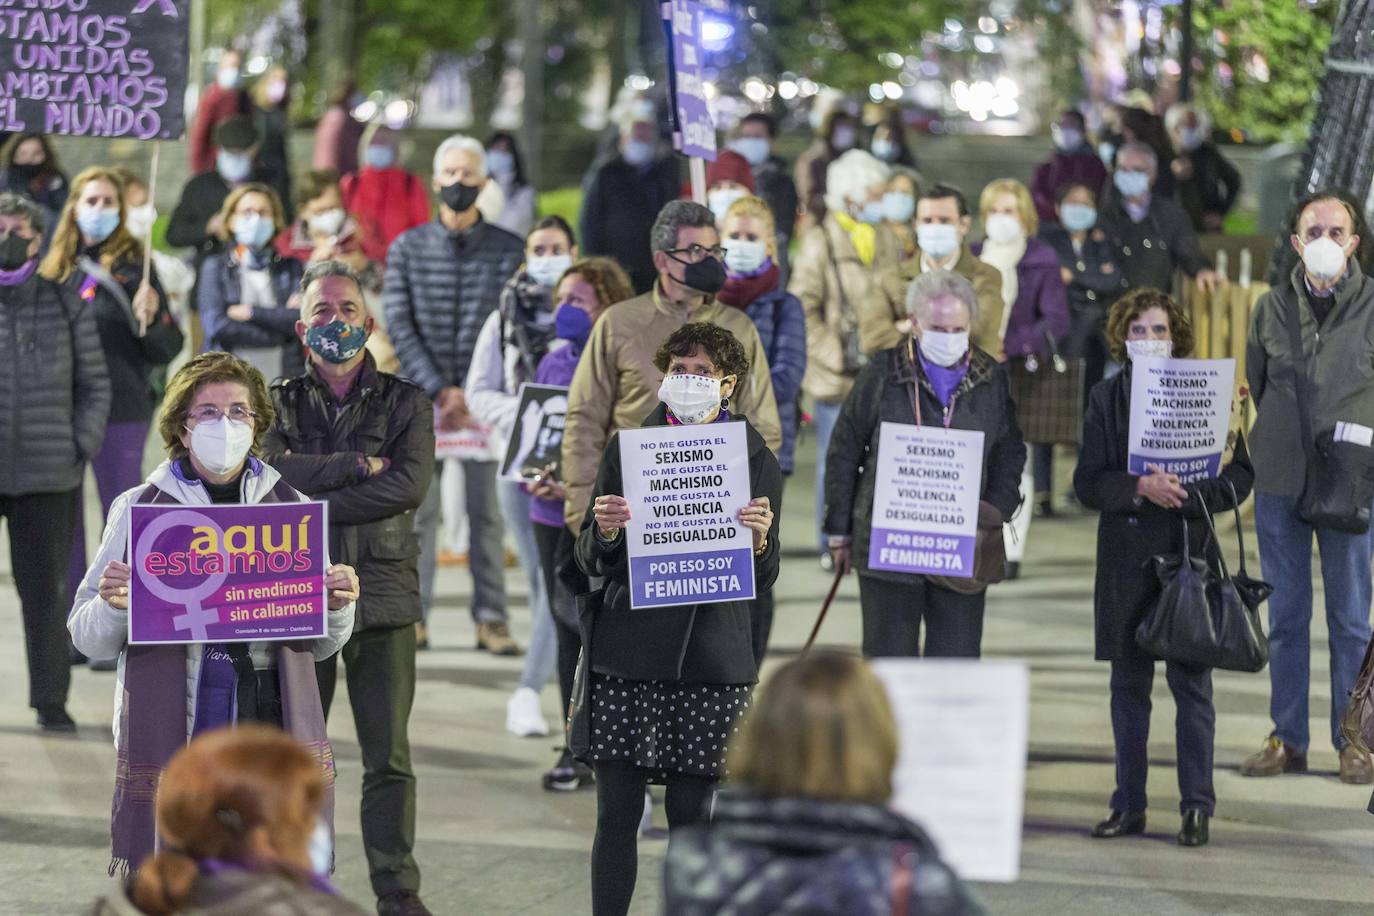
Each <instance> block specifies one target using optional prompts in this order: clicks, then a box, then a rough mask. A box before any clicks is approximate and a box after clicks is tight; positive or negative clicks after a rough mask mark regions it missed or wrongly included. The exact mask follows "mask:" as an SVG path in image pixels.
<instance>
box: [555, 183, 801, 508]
mask: <svg viewBox="0 0 1374 916" xmlns="http://www.w3.org/2000/svg"><path fill="white" fill-rule="evenodd" d="M649 244H650V248H651V249H652V250H653V259H654V269H655V270H656V271H658V278H657V279H656V280H655V281H654V286H653V289H651V290H650V291H649V292H647V293H645V294H644V295H642V296H636V297H635V298H633V299H627V300H626V301H624V302H621V303H619V304H617V305H615V306H613V307H612V308H609V309H607V310H606V313H605V314H604V315H602V316H601V319H600V320H599V321H597V323H596V325H595V326H594V327H593V328H592V333H591V337H590V338H589V339H588V340H587V344H586V347H585V349H584V350H583V352H582V359H581V361H580V362H579V363H578V366H577V374H576V375H575V376H573V381H572V388H571V390H570V391H569V393H568V417H567V426H566V428H565V430H564V435H563V473H564V477H565V483H564V486H565V487H566V489H567V502H566V503H565V507H564V518H565V519H566V520H567V523H568V526H569V527H570V528H571V529H572V530H573V532H574V533H576V532H577V530H578V529H579V528H581V526H582V518H583V516H584V515H586V513H587V503H588V502H589V500H590V499H591V492H592V484H594V483H595V482H596V472H597V467H598V465H599V464H600V462H601V453H602V451H603V450H604V449H605V448H606V443H607V441H608V440H609V439H610V437H611V434H612V433H614V432H615V431H617V430H621V429H634V428H637V427H639V426H640V424H642V423H643V422H644V418H645V417H646V416H648V415H649V412H650V411H652V410H653V409H654V408H655V407H656V406H657V405H658V403H659V397H658V389H659V385H660V384H662V382H663V373H662V372H660V371H659V370H658V369H657V368H656V367H655V366H654V353H655V352H656V351H657V350H658V348H659V345H660V344H662V343H663V341H664V340H665V339H667V337H668V335H669V334H671V333H672V332H673V331H676V330H677V329H678V328H680V327H682V326H683V325H685V324H687V323H688V322H693V321H705V322H708V323H710V324H715V325H719V326H720V327H723V328H725V329H726V330H727V331H729V332H730V333H732V334H734V335H735V337H736V338H737V339H738V340H739V342H740V343H741V344H743V345H744V350H745V353H746V354H747V355H748V357H749V373H748V374H747V375H746V376H745V377H744V378H741V379H740V381H739V385H738V386H737V387H736V389H735V391H734V392H733V393H731V395H730V412H731V414H733V415H736V416H741V415H742V416H745V417H748V418H749V421H750V422H751V423H753V424H754V427H755V428H756V429H758V431H759V433H760V434H761V435H762V436H763V438H764V441H766V442H767V443H768V447H769V448H770V449H772V450H773V451H775V452H776V451H777V449H778V447H779V446H780V445H781V443H782V428H781V425H780V423H779V422H778V406H777V402H776V401H775V400H774V399H773V382H772V379H771V377H770V376H769V374H768V355H767V353H766V352H765V351H764V349H763V344H762V343H761V342H760V341H759V335H758V332H757V331H756V330H755V329H754V322H753V321H752V320H751V319H750V318H749V316H748V315H746V314H745V313H744V311H743V310H742V309H737V308H731V307H730V306H726V305H722V304H721V303H719V302H717V301H716V299H715V294H716V292H717V291H718V290H719V289H720V288H721V286H723V285H724V283H725V265H724V264H722V263H721V258H722V257H723V252H722V251H721V247H720V234H719V233H718V232H717V231H716V224H715V217H713V216H712V214H711V211H710V210H709V209H707V208H706V207H703V206H701V205H700V204H695V203H692V202H690V201H685V200H675V201H672V202H671V203H669V204H667V205H666V206H664V208H663V209H662V210H660V211H659V214H658V218H657V219H656V220H655V221H654V226H653V230H652V232H651V233H650V237H649Z"/></svg>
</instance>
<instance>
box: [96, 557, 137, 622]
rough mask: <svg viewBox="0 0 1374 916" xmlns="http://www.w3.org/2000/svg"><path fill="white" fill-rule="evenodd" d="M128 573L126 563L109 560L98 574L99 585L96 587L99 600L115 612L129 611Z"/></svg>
mask: <svg viewBox="0 0 1374 916" xmlns="http://www.w3.org/2000/svg"><path fill="white" fill-rule="evenodd" d="M130 572H131V571H130V569H129V564H128V563H121V562H119V561H118V560H111V561H110V562H109V563H107V564H106V565H105V571H104V572H102V573H101V574H100V584H99V585H98V586H97V590H98V591H99V592H100V598H101V600H102V601H104V602H105V603H106V604H108V605H109V606H110V607H112V608H114V609H115V610H116V611H127V610H128V609H129V576H130Z"/></svg>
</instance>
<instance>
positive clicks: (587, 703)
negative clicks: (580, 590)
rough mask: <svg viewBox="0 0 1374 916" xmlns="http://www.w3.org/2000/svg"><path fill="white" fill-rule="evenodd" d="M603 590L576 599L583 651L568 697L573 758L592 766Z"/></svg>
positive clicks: (570, 745)
mask: <svg viewBox="0 0 1374 916" xmlns="http://www.w3.org/2000/svg"><path fill="white" fill-rule="evenodd" d="M605 596H606V591H605V589H604V588H601V589H597V590H596V591H594V592H587V593H585V594H582V595H578V596H577V628H578V630H579V631H580V633H581V635H582V652H581V653H580V654H579V655H578V656H577V673H576V674H574V675H573V689H572V696H571V697H569V698H568V720H567V722H566V723H565V724H564V728H565V729H566V732H567V739H568V750H569V751H570V752H571V753H572V755H573V757H574V758H575V759H577V760H580V761H582V762H583V763H586V764H588V765H590V763H591V749H592V710H591V704H592V670H591V665H592V659H591V653H592V641H591V637H592V622H593V620H594V618H595V617H596V615H597V614H598V613H599V612H600V611H601V606H602V603H603V601H604V599H605Z"/></svg>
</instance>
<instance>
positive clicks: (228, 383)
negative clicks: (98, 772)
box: [67, 353, 358, 870]
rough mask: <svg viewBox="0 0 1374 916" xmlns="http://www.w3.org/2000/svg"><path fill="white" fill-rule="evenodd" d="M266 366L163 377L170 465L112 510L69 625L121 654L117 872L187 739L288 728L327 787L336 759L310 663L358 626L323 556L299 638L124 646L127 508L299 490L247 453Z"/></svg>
mask: <svg viewBox="0 0 1374 916" xmlns="http://www.w3.org/2000/svg"><path fill="white" fill-rule="evenodd" d="M272 419H273V410H272V401H271V399H270V398H269V397H268V393H267V385H266V383H265V382H264V381H263V377H262V373H261V372H259V371H258V370H257V369H255V368H253V367H252V366H250V365H248V364H247V363H245V362H244V361H242V360H240V359H238V358H237V357H234V356H231V355H229V354H228V353H204V354H201V355H200V356H197V357H195V358H194V359H192V360H191V361H190V362H188V363H187V364H186V365H185V366H183V367H182V368H181V370H180V371H179V372H177V374H176V375H175V376H174V377H173V378H172V380H171V382H170V383H169V384H168V386H167V394H166V398H165V401H164V404H163V411H162V417H161V420H160V421H159V432H160V433H161V435H162V438H163V441H164V443H165V445H166V447H167V453H168V460H166V461H164V462H163V463H162V464H161V465H159V466H158V467H157V469H156V470H154V471H153V472H152V474H151V475H149V477H148V480H147V482H146V483H145V484H143V485H141V486H138V487H135V488H133V489H132V490H129V491H127V492H125V493H123V494H121V495H120V496H119V497H118V498H117V499H116V500H115V502H114V504H113V505H112V506H111V508H110V513H109V521H108V524H107V526H106V529H105V537H104V539H103V541H102V542H101V545H100V552H99V554H98V555H97V556H96V559H95V562H94V563H93V564H92V565H91V568H90V569H89V570H88V571H87V573H86V576H85V579H84V580H83V581H82V583H81V587H80V588H79V589H78V591H77V594H76V603H75V606H74V607H73V608H72V612H71V615H70V617H69V618H68V620H67V628H68V629H69V630H70V631H71V634H72V642H73V643H74V644H75V645H76V647H77V648H78V649H79V650H81V651H82V652H84V653H86V654H87V655H89V656H91V657H93V658H115V657H117V658H118V682H117V685H116V687H115V697H114V701H115V702H114V738H115V748H116V750H117V754H118V760H117V764H116V771H115V791H114V806H113V822H112V824H111V836H112V841H113V843H112V846H113V861H112V863H111V868H112V869H119V868H122V869H125V870H133V869H137V868H138V866H139V863H140V862H141V861H142V860H143V859H145V858H146V857H147V856H149V855H150V854H151V853H152V851H153V845H154V840H155V837H156V827H155V823H154V810H153V802H154V796H155V793H156V787H157V781H158V778H159V777H160V775H161V773H162V770H163V769H164V768H165V767H166V766H167V763H168V761H169V760H170V759H171V758H172V756H173V754H175V753H176V752H177V750H178V749H180V748H182V747H184V746H185V745H186V742H187V741H188V740H190V738H191V737H193V736H194V735H196V734H198V733H200V732H203V731H207V730H209V729H212V728H218V727H222V726H231V725H234V724H236V723H238V722H246V721H259V722H265V723H269V724H272V725H275V726H277V727H279V728H283V729H285V730H286V731H287V732H289V733H290V734H291V735H292V736H293V737H295V738H296V739H297V740H298V741H300V742H301V743H302V744H303V745H304V746H305V747H306V748H307V749H308V750H310V751H311V753H313V754H315V755H316V757H317V759H318V760H319V761H320V765H321V768H322V769H323V770H324V774H325V778H326V780H327V783H328V785H329V786H330V793H331V794H330V801H329V804H328V806H327V808H326V811H327V814H328V817H327V819H326V820H327V823H328V824H329V825H331V826H332V823H333V820H332V816H333V794H332V792H333V784H334V758H333V753H332V750H331V748H330V745H329V741H328V738H327V737H326V735H325V729H324V713H323V710H322V708H321V705H320V693H319V687H318V685H317V683H316V681H315V662H316V661H318V660H322V659H325V658H328V657H330V656H331V655H333V654H334V653H335V652H338V651H339V649H340V648H341V647H342V646H343V644H344V643H345V642H347V641H348V637H349V636H350V634H352V632H353V611H354V602H355V600H356V599H357V597H358V578H357V575H356V574H355V573H354V571H353V569H352V568H351V567H349V566H343V565H329V564H328V563H327V562H326V573H325V587H326V590H327V592H328V605H329V610H328V613H327V614H326V624H327V631H326V633H325V635H324V636H322V637H319V638H317V639H313V640H301V641H296V642H249V643H241V642H240V643H211V642H193V643H186V644H174V645H129V643H128V630H129V583H130V565H129V559H130V558H129V556H128V552H127V543H128V530H129V529H128V518H129V514H130V507H131V506H132V505H134V504H142V503H148V504H162V505H167V504H172V505H175V504H181V505H210V504H219V505H254V504H260V503H279V502H298V501H302V500H304V499H305V497H304V496H302V495H301V494H300V493H298V492H296V491H295V490H294V489H292V488H291V487H290V486H289V485H288V484H287V483H286V482H285V481H283V480H282V479H281V475H280V474H278V473H277V472H276V471H275V470H274V469H273V468H271V467H269V466H267V465H265V464H263V463H262V462H261V461H259V460H258V459H257V458H254V457H251V453H252V452H253V451H254V450H255V446H261V443H262V440H263V438H264V437H265V436H266V434H267V431H268V430H269V429H270V428H271V426H272Z"/></svg>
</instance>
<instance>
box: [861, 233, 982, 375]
mask: <svg viewBox="0 0 1374 916" xmlns="http://www.w3.org/2000/svg"><path fill="white" fill-rule="evenodd" d="M921 260H922V259H921V252H920V250H919V249H918V250H917V252H916V254H915V255H914V256H913V257H911V258H908V259H907V260H905V261H903V262H902V263H900V264H898V265H896V266H895V267H891V268H889V269H888V270H886V271H884V272H883V274H882V276H881V277H879V278H878V286H879V295H877V296H874V297H873V298H872V299H871V300H869V303H870V304H871V305H872V306H873V308H871V309H869V310H868V311H866V312H864V313H862V314H861V315H860V316H859V345H860V347H861V348H862V349H863V351H864V352H865V353H868V354H870V355H871V354H873V353H877V352H878V351H879V350H886V349H887V348H888V347H895V346H897V344H899V343H901V342H902V341H903V340H905V339H906V336H907V335H906V333H905V332H903V331H900V330H898V329H897V325H898V323H900V322H903V321H906V320H907V311H906V288H907V286H908V284H910V283H911V281H912V280H914V279H916V278H917V277H919V276H920V275H921V274H922V273H924V270H923V265H922V264H921ZM954 272H955V273H957V274H960V275H962V276H963V277H964V278H965V279H966V280H968V281H969V282H970V283H972V284H973V291H974V293H975V294H977V296H978V322H977V324H975V325H974V327H973V329H972V331H971V333H970V334H969V337H970V338H971V340H972V341H973V345H974V346H975V347H977V348H979V349H980V350H986V351H987V352H988V353H991V354H992V355H993V356H995V357H997V358H998V359H1001V358H1002V309H1003V304H1002V272H1001V271H1000V270H998V269H997V268H996V267H993V266H992V265H991V264H985V263H983V262H982V261H980V260H978V258H977V257H976V256H975V255H974V254H973V252H972V251H970V250H969V248H968V246H967V245H965V246H964V249H963V251H962V252H961V253H960V255H959V260H958V261H956V262H955V263H954Z"/></svg>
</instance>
